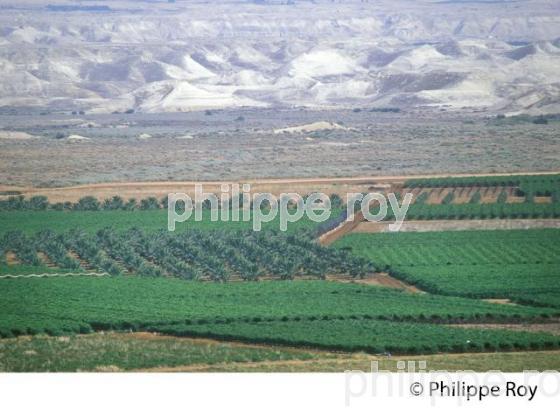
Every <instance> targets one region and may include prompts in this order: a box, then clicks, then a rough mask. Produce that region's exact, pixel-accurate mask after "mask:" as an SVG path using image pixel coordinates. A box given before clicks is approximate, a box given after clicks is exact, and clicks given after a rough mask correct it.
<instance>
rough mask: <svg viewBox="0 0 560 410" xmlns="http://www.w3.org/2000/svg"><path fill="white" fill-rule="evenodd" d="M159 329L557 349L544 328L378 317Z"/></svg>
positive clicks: (321, 343) (462, 348) (406, 346)
mask: <svg viewBox="0 0 560 410" xmlns="http://www.w3.org/2000/svg"><path fill="white" fill-rule="evenodd" d="M155 329H157V330H158V331H161V332H163V333H167V334H172V335H179V336H201V337H214V338H220V339H224V340H241V341H245V342H252V343H274V344H284V345H295V346H310V347H321V348H328V349H335V350H342V351H364V352H368V353H391V354H395V353H397V354H398V353H407V354H415V353H437V352H479V351H496V350H506V351H507V350H538V349H557V348H559V347H560V338H559V337H557V336H553V335H549V334H547V333H529V332H512V331H506V330H481V329H467V328H456V327H446V326H441V325H432V324H417V323H396V322H388V321H380V320H327V321H312V322H309V321H305V322H290V323H285V322H272V323H235V324H214V325H190V326H189V325H174V326H157V327H156V328H155Z"/></svg>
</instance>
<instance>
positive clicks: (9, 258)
mask: <svg viewBox="0 0 560 410" xmlns="http://www.w3.org/2000/svg"><path fill="white" fill-rule="evenodd" d="M6 264H7V265H8V266H12V265H19V264H20V260H19V259H18V258H17V256H16V254H15V253H13V252H12V251H8V252H6Z"/></svg>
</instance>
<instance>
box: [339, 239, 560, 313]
mask: <svg viewBox="0 0 560 410" xmlns="http://www.w3.org/2000/svg"><path fill="white" fill-rule="evenodd" d="M559 246H560V230H554V229H542V230H540V229H535V230H519V231H462V232H400V233H398V234H352V235H348V236H346V237H344V238H342V239H341V240H339V241H338V242H337V243H336V245H335V247H337V248H342V249H346V250H351V251H352V252H354V253H355V254H356V255H359V256H362V257H365V258H368V259H369V260H370V261H371V262H372V263H374V264H375V265H376V268H377V269H378V270H385V271H388V272H390V273H391V274H392V275H393V276H395V277H397V278H400V279H403V280H404V281H406V282H408V283H411V284H415V285H416V286H418V287H420V288H422V289H425V290H427V291H429V292H433V293H439V294H445V295H456V296H466V297H474V298H507V299H511V300H513V301H517V302H520V303H529V304H535V305H542V306H554V307H559V306H560V285H559V283H560V281H559V279H560V253H558V248H559Z"/></svg>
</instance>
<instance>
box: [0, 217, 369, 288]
mask: <svg viewBox="0 0 560 410" xmlns="http://www.w3.org/2000/svg"><path fill="white" fill-rule="evenodd" d="M0 251H1V252H0V253H1V254H2V255H4V254H8V252H9V255H10V259H11V261H10V262H11V263H10V262H9V261H8V260H7V258H5V259H6V260H1V259H0V269H1V270H2V272H4V273H6V274H11V272H10V271H11V269H13V270H14V272H15V273H14V274H21V273H22V271H23V270H24V266H31V267H33V269H32V272H30V273H36V271H37V270H39V269H40V268H41V266H43V267H45V271H46V272H47V270H48V269H50V270H51V271H52V272H67V271H74V272H88V271H89V272H99V273H107V274H110V275H112V276H118V275H123V274H126V275H128V274H134V275H139V276H150V277H158V276H168V277H169V276H174V277H179V278H183V279H192V280H213V281H222V282H225V281H228V280H231V279H237V280H258V279H259V278H267V277H270V278H276V279H293V278H296V277H309V278H313V277H315V278H325V277H326V275H328V274H342V275H348V276H349V277H357V276H362V277H363V276H364V275H365V274H367V273H368V271H371V270H372V267H371V265H370V264H369V263H366V262H365V260H363V259H361V258H358V257H353V256H352V255H350V254H349V253H348V252H345V251H340V250H336V249H328V248H324V247H322V246H320V245H318V244H316V243H314V242H313V241H311V240H310V239H309V238H305V236H303V235H289V234H285V233H281V232H278V231H272V230H270V231H265V232H262V233H259V232H253V231H251V230H248V229H245V230H240V231H236V230H195V229H192V230H188V231H186V232H183V233H178V234H169V232H167V231H164V230H160V231H157V232H150V233H147V232H144V231H142V230H140V229H132V230H128V231H124V232H119V231H115V230H113V229H109V228H106V229H102V230H100V231H98V232H97V233H96V234H94V235H91V234H88V233H86V232H83V231H80V230H71V231H68V232H66V233H62V234H58V233H56V232H54V231H50V230H46V231H41V232H39V233H38V234H36V235H34V236H26V235H25V234H23V233H22V232H21V231H10V232H8V233H6V234H5V235H4V237H3V238H1V239H0ZM20 263H21V265H20Z"/></svg>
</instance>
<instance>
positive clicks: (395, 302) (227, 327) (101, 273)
mask: <svg viewBox="0 0 560 410" xmlns="http://www.w3.org/2000/svg"><path fill="white" fill-rule="evenodd" d="M558 181H559V178H558V176H557V175H533V176H504V177H476V178H475V177H466V176H465V177H462V178H445V179H442V178H440V179H437V178H435V179H434V178H429V179H421V180H406V179H405V178H404V179H403V178H402V177H400V178H394V179H391V178H386V179H385V180H382V179H379V178H364V179H357V180H355V181H352V180H346V181H327V180H316V181H305V182H302V181H299V183H300V188H301V189H302V190H303V189H305V188H306V187H307V188H308V189H309V188H311V187H314V186H317V185H326V186H329V187H330V188H331V189H332V190H331V191H330V192H331V193H334V192H337V191H336V190H337V189H340V188H341V184H349V185H352V186H354V188H355V189H356V190H357V192H364V193H367V192H372V191H373V190H376V191H380V192H389V191H390V190H395V191H396V192H397V195H398V196H401V197H402V196H403V195H404V194H405V193H406V192H408V191H412V193H413V194H414V196H415V201H414V202H413V205H412V206H411V210H410V214H411V215H412V216H411V217H412V219H413V220H412V221H410V222H409V223H410V224H413V223H420V222H422V223H430V224H433V226H434V227H435V228H434V229H440V230H439V231H438V230H436V231H434V232H399V233H383V232H377V233H367V232H362V233H359V232H360V231H361V230H362V226H367V224H371V223H366V222H360V221H361V219H360V214H359V213H358V214H357V220H356V222H355V223H353V224H351V225H347V226H346V222H345V221H344V218H342V219H341V218H340V215H341V213H340V209H339V208H337V209H338V210H337V211H336V212H334V213H333V215H332V217H331V219H330V220H329V221H327V222H325V223H322V224H316V223H312V222H310V221H309V220H306V219H303V220H301V221H299V222H298V223H296V224H293V225H291V226H290V229H289V231H288V232H286V233H283V232H279V231H278V223H277V220H274V221H272V222H271V223H269V224H268V225H265V226H264V229H263V231H262V232H253V231H252V230H251V221H248V222H210V221H209V220H208V216H209V215H208V211H207V210H206V211H205V216H206V217H207V218H205V220H204V221H202V222H191V221H189V222H187V223H185V224H182V225H181V224H180V225H178V227H179V229H178V230H177V231H176V232H174V233H170V232H167V231H166V230H165V227H166V216H167V210H166V209H165V206H166V202H165V201H164V200H161V199H157V198H158V197H155V196H153V197H146V196H138V197H135V200H134V201H132V202H131V201H129V200H127V199H124V198H120V197H116V198H115V197H114V196H113V197H111V196H102V195H100V196H98V197H95V196H89V197H84V196H79V197H78V196H76V197H75V199H74V200H73V201H66V202H56V200H53V197H51V196H50V195H49V196H45V197H42V196H35V197H29V196H27V197H25V198H22V197H18V196H17V195H14V194H13V193H12V194H9V195H5V199H3V200H2V201H1V202H0V206H1V207H2V211H0V218H1V224H0V234H1V236H0V238H1V240H0V254H1V255H2V257H1V258H0V311H2V314H1V315H0V335H2V337H4V338H5V340H3V341H2V342H1V343H0V346H1V349H2V350H1V351H0V357H2V358H4V357H6V358H7V359H5V360H4V361H0V362H1V363H2V366H3V367H1V368H2V369H6V370H9V369H12V370H18V369H19V370H26V371H28V370H39V371H46V370H58V371H60V370H71V371H74V370H96V371H118V370H145V369H160V370H169V371H172V370H183V371H219V370H225V371H258V370H264V371H282V370H286V371H304V370H306V371H341V370H345V369H364V368H367V363H369V361H371V360H377V359H381V360H382V362H383V363H384V364H383V366H387V367H389V366H394V365H395V361H394V360H395V359H394V358H391V359H387V358H385V357H386V356H387V355H408V356H406V357H413V359H412V360H416V359H415V358H416V357H418V356H410V355H427V356H419V357H418V359H417V360H427V361H428V368H430V369H441V368H445V366H448V367H449V369H451V370H456V369H459V368H461V364H460V363H461V362H462V361H463V360H464V362H462V363H464V366H471V367H472V369H473V370H486V369H490V368H493V369H496V368H498V369H502V370H505V371H512V370H515V371H520V370H523V369H524V368H526V366H529V365H530V364H531V363H533V365H534V367H537V368H539V369H545V368H547V369H557V368H558V364H557V358H558V354H557V353H556V351H557V349H560V337H559V333H558V323H559V317H560V304H559V302H558V300H559V299H560V289H557V286H556V285H555V284H556V283H557V282H558V275H559V274H560V269H559V266H560V259H558V252H557V251H556V250H557V248H558V245H559V244H560V236H559V230H558V229H554V226H555V225H554V223H555V222H556V221H558V219H557V218H558V215H557V214H556V213H555V212H556V210H557V206H558V201H557V198H558V191H559V184H558ZM261 183H263V182H261ZM282 184H289V182H288V181H284V182H282ZM313 184H315V185H313ZM372 187H374V188H372ZM311 190H312V189H311ZM311 190H310V191H311ZM64 191H69V192H73V193H72V195H76V193H77V192H81V193H83V192H84V191H83V190H80V189H76V190H72V189H71V188H68V189H64ZM310 191H307V192H306V193H309V192H310ZM53 192H54V191H53ZM502 192H503V193H502ZM88 193H89V192H88ZM302 193H304V192H302ZM55 198H56V197H55ZM333 198H334V199H335V200H336V203H337V204H340V206H342V207H343V203H342V201H339V200H338V199H336V197H333ZM434 198H436V199H434ZM542 198H548V199H547V200H543V199H542ZM519 207H525V208H523V209H522V210H521V211H519ZM374 210H375V209H374ZM374 210H373V211H374ZM342 215H344V213H343V214H342ZM414 218H416V219H418V220H419V221H418V222H414ZM512 218H514V219H512ZM543 218H547V219H543ZM545 220H546V221H549V222H548V224H549V225H550V227H549V229H536V227H537V223H542V222H543V221H545ZM498 221H501V222H500V224H501V225H505V228H504V227H503V226H501V227H502V228H503V229H497V230H493V229H488V228H492V227H493V226H494V227H496V226H497V227H500V226H499V225H498V224H497V222H498ZM513 221H517V223H518V224H523V225H522V226H517V225H515V224H513ZM443 222H449V223H467V222H469V223H473V224H476V225H477V226H478V229H476V230H470V231H469V230H467V231H465V230H459V231H446V230H441V228H438V227H441V225H442V224H443ZM485 222H488V223H487V224H486V228H487V229H486V230H485V229H481V228H484V227H485ZM493 224H494V225H493ZM508 224H509V225H508ZM467 227H468V226H467ZM520 227H521V228H523V229H522V230H519V229H512V228H520ZM366 231H367V229H366ZM331 232H335V233H336V234H335V235H332V237H329V238H330V239H329V240H328V241H325V240H324V238H325V235H327V236H328V235H330V233H331ZM330 242H334V243H332V244H331V245H329V246H327V245H326V244H327V243H330ZM105 332H117V333H105ZM130 332H132V333H130ZM147 332H148V333H147ZM84 334H88V335H84ZM125 334H128V336H126V335H125ZM79 335H82V336H79ZM240 342H242V343H240ZM65 344H66V345H69V346H75V349H76V351H80V350H81V349H86V347H85V346H90V347H91V346H97V347H96V348H93V349H91V350H92V351H91V353H90V354H88V355H87V357H86V358H84V359H83V360H81V361H80V360H79V359H77V358H76V357H75V356H73V355H71V354H68V353H67V354H65V355H63V357H62V358H61V359H59V360H55V359H54V357H55V355H57V353H56V352H58V351H59V350H60V349H62V347H63V346H64V345H65ZM280 346H282V347H280ZM124 349H130V352H131V353H130V355H124V354H123V353H122V352H123V350H124ZM141 349H146V354H144V355H142V354H140V350H141ZM158 349H159V350H158ZM166 349H169V351H170V352H175V354H171V353H169V354H167V353H165V352H166V351H167V350H166ZM160 350H161V351H160ZM25 351H33V352H36V353H33V354H29V356H30V357H29V358H27V356H26V354H25V353H24V352H25ZM158 351H159V352H158ZM136 352H138V353H136ZM498 352H499V353H498ZM449 354H451V355H449ZM463 355H467V356H463ZM402 357H405V356H402ZM508 358H511V360H513V361H512V362H509V363H506V362H505V361H506V360H509V359H508ZM45 360H46V362H45ZM534 367H531V368H534Z"/></svg>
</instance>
